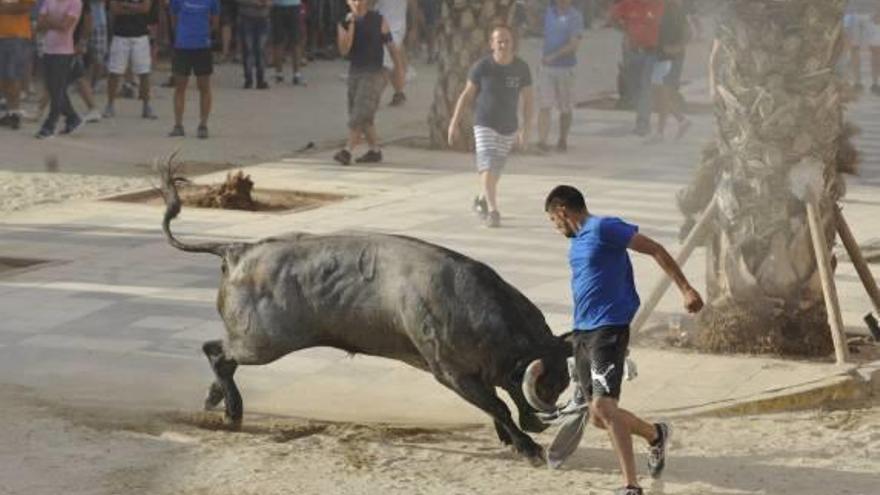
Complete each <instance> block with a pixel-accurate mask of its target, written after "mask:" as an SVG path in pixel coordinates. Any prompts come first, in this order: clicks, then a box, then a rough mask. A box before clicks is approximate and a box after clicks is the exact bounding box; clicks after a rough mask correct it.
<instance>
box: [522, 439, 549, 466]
mask: <svg viewBox="0 0 880 495" xmlns="http://www.w3.org/2000/svg"><path fill="white" fill-rule="evenodd" d="M528 440H529V441H528V442H527V443H526V442H524V443H521V444H519V445H517V446H516V451H517V453H519V454H521V455H522V456H524V457H525V458H526V460H528V461H529V464H531V465H532V466H535V467H540V466H546V465H547V454H546V453H545V452H544V447H541V446H540V445H538V444H537V443H535V442H534V441H533V440H532V439H531V438H530V439H528Z"/></svg>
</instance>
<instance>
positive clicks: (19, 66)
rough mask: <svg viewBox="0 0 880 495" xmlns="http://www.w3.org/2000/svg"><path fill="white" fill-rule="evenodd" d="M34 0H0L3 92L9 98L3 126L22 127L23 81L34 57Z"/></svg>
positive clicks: (0, 119)
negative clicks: (31, 40)
mask: <svg viewBox="0 0 880 495" xmlns="http://www.w3.org/2000/svg"><path fill="white" fill-rule="evenodd" d="M33 4H34V2H33V1H32V0H4V1H3V2H0V92H2V94H3V96H4V97H5V98H6V114H5V115H4V116H3V117H0V126H2V127H9V128H10V129H18V128H20V127H21V107H20V103H21V102H20V98H21V81H22V80H24V79H25V72H26V70H27V65H28V58H29V57H30V39H31V21H30V12H31V7H32V6H33Z"/></svg>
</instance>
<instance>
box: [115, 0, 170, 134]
mask: <svg viewBox="0 0 880 495" xmlns="http://www.w3.org/2000/svg"><path fill="white" fill-rule="evenodd" d="M109 1H110V13H111V14H113V40H112V41H111V42H110V60H109V63H108V64H107V70H108V72H109V73H110V76H109V78H108V82H107V106H106V107H105V108H104V114H103V116H104V117H105V118H111V117H115V116H116V107H115V102H116V94H117V91H118V89H119V80H120V79H121V78H123V77H124V76H125V73H126V71H127V70H128V68H129V67H131V71H132V73H134V74H135V75H137V76H138V79H139V82H140V85H139V91H140V95H139V96H140V99H141V101H142V106H141V117H142V118H145V119H151V120H153V119H156V118H158V117H157V116H156V113H155V112H154V111H153V107H151V106H150V70H151V66H152V55H151V48H150V30H149V27H148V24H149V22H150V15H149V14H150V9H151V8H152V5H153V2H154V1H159V0H109Z"/></svg>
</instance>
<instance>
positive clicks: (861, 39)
mask: <svg viewBox="0 0 880 495" xmlns="http://www.w3.org/2000/svg"><path fill="white" fill-rule="evenodd" d="M878 8H880V7H878V5H877V2H867V1H864V0H862V1H859V0H849V1H848V2H847V5H846V11H845V15H844V18H843V25H844V29H845V32H846V37H847V41H848V42H849V43H848V44H849V46H850V53H849V56H850V65H851V67H852V77H853V85H854V88H855V90H856V91H858V92H861V91H864V86H863V85H862V50H863V48H864V47H865V46H867V47H868V49H869V51H870V54H871V93H873V94H875V95H880V85H878V77H880V25H878V24H880V10H878Z"/></svg>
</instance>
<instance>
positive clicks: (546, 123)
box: [538, 107, 550, 151]
mask: <svg viewBox="0 0 880 495" xmlns="http://www.w3.org/2000/svg"><path fill="white" fill-rule="evenodd" d="M549 136H550V107H546V108H541V109H540V110H538V149H539V150H541V151H546V150H547V137H549Z"/></svg>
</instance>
